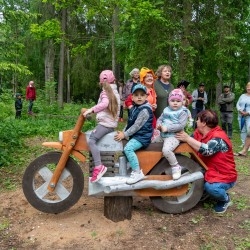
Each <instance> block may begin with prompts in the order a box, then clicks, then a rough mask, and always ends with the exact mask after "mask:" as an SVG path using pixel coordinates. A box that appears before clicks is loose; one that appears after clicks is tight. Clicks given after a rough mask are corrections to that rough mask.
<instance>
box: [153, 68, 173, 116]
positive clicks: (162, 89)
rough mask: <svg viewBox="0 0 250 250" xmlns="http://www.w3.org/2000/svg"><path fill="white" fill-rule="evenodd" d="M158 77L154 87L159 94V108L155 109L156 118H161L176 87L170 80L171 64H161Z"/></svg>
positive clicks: (157, 73)
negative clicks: (170, 94)
mask: <svg viewBox="0 0 250 250" xmlns="http://www.w3.org/2000/svg"><path fill="white" fill-rule="evenodd" d="M156 75H157V77H158V79H157V80H156V81H155V84H154V88H155V92H156V95H157V101H156V104H157V108H156V110H155V116H156V119H157V118H159V117H160V116H161V114H162V112H163V110H164V108H166V107H167V106H168V96H169V93H170V92H171V91H172V90H173V89H174V85H173V84H172V83H171V82H170V79H171V76H172V68H171V66H169V65H161V66H159V67H158V69H157V71H156Z"/></svg>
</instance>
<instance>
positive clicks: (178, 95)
mask: <svg viewBox="0 0 250 250" xmlns="http://www.w3.org/2000/svg"><path fill="white" fill-rule="evenodd" d="M183 98H184V95H183V92H182V90H181V89H174V90H172V91H171V92H170V94H169V98H168V103H169V106H168V107H166V108H165V109H164V110H163V113H162V114H161V116H160V117H159V118H158V120H157V124H156V128H157V129H159V130H160V131H161V137H162V138H163V141H164V143H163V148H162V153H163V155H164V156H165V157H166V159H167V160H168V162H169V164H170V165H171V167H172V176H173V179H174V180H177V179H179V178H180V177H181V169H182V167H181V166H180V165H179V164H178V162H177V159H176V156H175V154H174V152H173V151H174V150H175V149H176V148H177V147H178V145H179V144H180V141H179V140H177V139H176V138H175V133H176V132H180V131H182V130H184V128H185V126H186V124H187V120H188V112H187V108H186V107H185V106H183Z"/></svg>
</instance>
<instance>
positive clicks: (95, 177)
mask: <svg viewBox="0 0 250 250" xmlns="http://www.w3.org/2000/svg"><path fill="white" fill-rule="evenodd" d="M106 171H107V168H106V167H105V166H104V165H100V166H97V167H95V168H94V170H93V174H92V177H91V179H90V181H91V182H97V181H99V180H100V179H101V178H102V176H103V175H104V174H105V173H106Z"/></svg>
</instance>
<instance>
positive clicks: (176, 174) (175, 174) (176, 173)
mask: <svg viewBox="0 0 250 250" xmlns="http://www.w3.org/2000/svg"><path fill="white" fill-rule="evenodd" d="M172 176H173V179H174V180H178V179H179V178H180V177H181V166H176V167H172Z"/></svg>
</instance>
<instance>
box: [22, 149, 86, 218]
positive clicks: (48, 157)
mask: <svg viewBox="0 0 250 250" xmlns="http://www.w3.org/2000/svg"><path fill="white" fill-rule="evenodd" d="M61 155H62V153H61V152H48V153H46V154H43V155H41V156H39V157H38V158H36V159H35V160H34V161H33V162H31V163H30V165H29V166H28V167H27V168H26V170H25V172H24V175H23V180H22V188H23V193H24V195H25V197H26V199H27V200H28V202H29V203H30V204H31V205H32V206H33V207H34V208H36V209H37V210H39V211H42V212H45V213H53V214H57V213H61V212H64V211H66V210H68V209H69V208H70V207H72V206H73V205H74V204H75V203H77V201H78V200H79V199H80V197H81V196H82V192H83V187H84V178H83V172H82V170H81V168H80V166H79V165H78V164H77V162H76V161H74V160H73V159H72V158H71V157H69V159H68V161H67V163H66V166H65V168H64V170H63V172H62V174H61V177H60V179H59V181H58V183H57V186H56V188H55V190H54V191H53V192H50V191H49V190H48V189H47V186H48V183H49V181H50V179H51V177H52V174H53V171H54V169H55V167H56V165H57V163H58V161H59V160H60V157H61Z"/></svg>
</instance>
